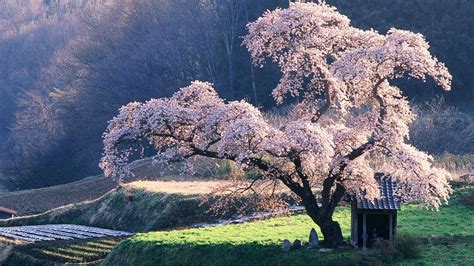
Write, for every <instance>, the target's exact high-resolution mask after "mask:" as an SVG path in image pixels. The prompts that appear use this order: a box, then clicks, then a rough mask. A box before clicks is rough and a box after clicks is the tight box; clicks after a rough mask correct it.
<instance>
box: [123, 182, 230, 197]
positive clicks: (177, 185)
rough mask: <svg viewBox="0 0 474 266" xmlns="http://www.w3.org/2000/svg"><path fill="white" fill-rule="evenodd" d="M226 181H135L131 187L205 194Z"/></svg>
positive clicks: (172, 192)
mask: <svg viewBox="0 0 474 266" xmlns="http://www.w3.org/2000/svg"><path fill="white" fill-rule="evenodd" d="M226 183H228V182H225V181H218V180H206V181H203V180H199V181H135V182H132V183H130V184H128V185H129V186H131V187H132V188H139V189H144V190H146V191H149V192H161V193H168V194H182V195H207V194H211V193H212V192H213V190H215V189H216V188H218V187H220V186H222V185H223V184H226Z"/></svg>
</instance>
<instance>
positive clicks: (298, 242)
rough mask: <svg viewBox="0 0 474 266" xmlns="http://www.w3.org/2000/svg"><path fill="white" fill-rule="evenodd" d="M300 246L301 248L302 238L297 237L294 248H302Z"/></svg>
mask: <svg viewBox="0 0 474 266" xmlns="http://www.w3.org/2000/svg"><path fill="white" fill-rule="evenodd" d="M300 248H301V240H299V239H296V240H295V241H294V242H293V249H294V250H297V249H300Z"/></svg>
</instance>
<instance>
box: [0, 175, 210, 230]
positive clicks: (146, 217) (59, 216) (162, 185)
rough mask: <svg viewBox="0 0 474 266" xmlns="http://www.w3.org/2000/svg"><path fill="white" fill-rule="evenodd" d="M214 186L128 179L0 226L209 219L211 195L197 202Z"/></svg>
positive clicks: (125, 226) (139, 226) (155, 225)
mask: <svg viewBox="0 0 474 266" xmlns="http://www.w3.org/2000/svg"><path fill="white" fill-rule="evenodd" d="M150 184H152V185H150ZM193 184H194V185H193ZM215 185H217V182H216V181H199V182H194V183H193V182H189V181H188V182H176V181H172V182H169V181H154V182H151V183H150V182H132V183H130V184H128V185H125V186H123V187H119V188H117V189H114V190H112V191H110V192H108V193H106V194H105V195H104V196H102V197H100V198H98V199H95V200H91V201H84V202H80V203H75V204H69V205H66V206H62V207H59V208H55V209H52V210H49V211H46V212H44V213H41V214H36V215H31V216H24V217H19V218H15V219H8V220H3V221H2V220H0V226H20V225H37V224H57V223H66V224H67V223H71V224H81V225H90V226H97V227H105V228H110V229H121V230H127V231H133V232H140V231H150V230H157V229H164V228H174V227H180V226H189V225H191V224H193V223H199V222H210V221H213V220H215V219H217V217H215V216H213V215H211V214H210V213H208V211H209V207H210V205H211V204H212V202H213V201H214V200H215V197H208V200H209V201H208V202H207V203H206V204H201V197H202V196H203V195H205V194H208V193H209V191H210V189H211V188H212V187H213V186H215ZM158 188H159V189H158ZM190 188H191V189H192V190H191V189H190Z"/></svg>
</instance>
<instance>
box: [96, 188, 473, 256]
mask: <svg viewBox="0 0 474 266" xmlns="http://www.w3.org/2000/svg"><path fill="white" fill-rule="evenodd" d="M465 193H469V191H468V190H467V189H458V190H457V192H456V193H455V195H454V196H453V198H452V200H451V202H450V204H449V205H446V206H443V207H441V209H440V210H439V212H435V211H430V210H426V209H421V208H420V206H417V205H405V206H403V207H402V210H401V211H400V213H399V216H398V218H399V221H398V229H397V234H398V235H399V240H396V241H395V244H394V247H395V248H396V249H398V250H396V251H395V252H394V251H393V250H392V251H390V250H387V249H381V250H372V251H371V252H370V254H369V257H368V258H365V260H367V259H371V262H370V264H369V265H386V264H389V263H390V264H394V265H472V264H473V263H474V256H473V254H472V252H471V251H472V249H473V248H474V220H472V219H466V217H473V215H474V209H473V208H472V207H469V206H464V205H462V204H461V203H460V202H459V199H460V196H461V195H463V194H465ZM334 218H335V220H337V221H338V222H339V223H340V224H341V227H342V230H343V235H344V237H345V238H346V239H347V238H348V237H349V234H350V210H349V208H347V207H341V208H338V209H337V210H336V213H335V214H334ZM312 227H315V228H317V230H318V235H319V236H321V233H320V231H319V228H318V227H317V226H315V225H314V223H313V222H312V221H311V220H310V218H309V217H308V216H306V215H296V216H290V217H282V218H274V219H270V220H265V221H257V222H251V223H244V224H237V225H226V226H219V227H210V228H203V229H184V230H174V231H169V232H168V231H161V232H150V233H143V234H137V235H135V236H134V237H132V238H130V239H128V240H126V241H124V242H122V243H121V244H119V245H118V246H116V247H115V248H114V250H113V251H112V253H111V254H110V255H109V256H108V257H107V258H106V259H105V260H104V262H103V263H102V264H101V265H118V264H120V265H191V264H192V265H360V263H361V262H362V260H363V256H364V254H363V253H362V252H361V251H360V250H358V249H353V248H349V247H343V248H340V249H338V250H334V251H332V252H329V253H322V252H318V250H317V249H307V248H302V249H300V250H292V251H289V252H284V251H283V250H282V249H281V243H282V241H283V240H284V239H289V240H290V241H293V240H294V239H301V240H302V242H303V245H306V244H307V239H308V238H307V237H308V232H309V231H310V229H311V228H312ZM417 243H419V244H417ZM397 245H398V247H397ZM413 249H419V250H420V254H416V252H414V251H413V252H412V250H413Z"/></svg>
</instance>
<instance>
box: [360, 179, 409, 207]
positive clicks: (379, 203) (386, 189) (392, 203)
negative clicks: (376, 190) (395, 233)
mask: <svg viewBox="0 0 474 266" xmlns="http://www.w3.org/2000/svg"><path fill="white" fill-rule="evenodd" d="M374 178H375V180H377V182H378V183H379V186H380V199H375V200H374V201H370V200H367V199H366V198H364V197H363V196H359V197H357V199H356V201H357V209H360V210H400V197H399V196H397V195H396V194H395V190H396V188H397V182H396V181H394V180H393V179H392V178H391V177H390V176H384V174H382V173H377V174H375V176H374Z"/></svg>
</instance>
